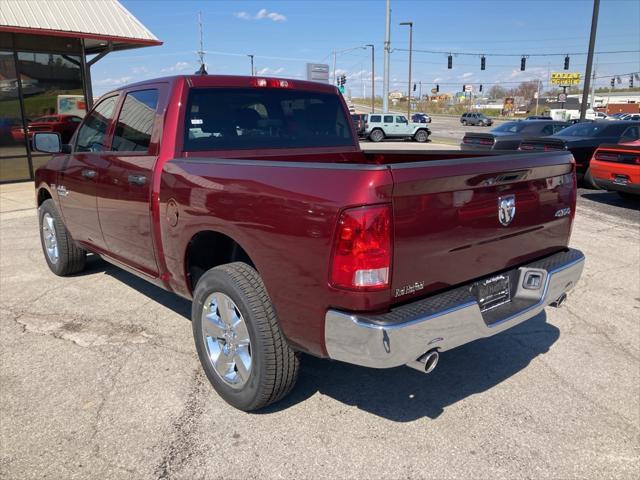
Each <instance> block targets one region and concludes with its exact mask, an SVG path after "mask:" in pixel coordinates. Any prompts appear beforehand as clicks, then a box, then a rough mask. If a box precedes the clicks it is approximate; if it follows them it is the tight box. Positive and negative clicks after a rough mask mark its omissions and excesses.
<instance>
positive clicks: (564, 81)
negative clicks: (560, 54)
mask: <svg viewBox="0 0 640 480" xmlns="http://www.w3.org/2000/svg"><path fill="white" fill-rule="evenodd" d="M580 77H581V75H580V74H579V73H578V72H552V73H551V83H552V84H553V85H580Z"/></svg>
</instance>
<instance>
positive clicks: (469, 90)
mask: <svg viewBox="0 0 640 480" xmlns="http://www.w3.org/2000/svg"><path fill="white" fill-rule="evenodd" d="M464 91H465V92H473V85H465V86H464Z"/></svg>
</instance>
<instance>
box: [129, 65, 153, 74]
mask: <svg viewBox="0 0 640 480" xmlns="http://www.w3.org/2000/svg"><path fill="white" fill-rule="evenodd" d="M131 73H133V74H135V75H140V74H143V73H149V69H148V68H147V67H145V66H141V67H133V68H131Z"/></svg>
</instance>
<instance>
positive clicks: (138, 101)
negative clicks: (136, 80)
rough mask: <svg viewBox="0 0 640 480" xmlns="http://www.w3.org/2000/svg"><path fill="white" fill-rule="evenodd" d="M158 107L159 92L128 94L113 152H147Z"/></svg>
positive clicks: (147, 91)
mask: <svg viewBox="0 0 640 480" xmlns="http://www.w3.org/2000/svg"><path fill="white" fill-rule="evenodd" d="M157 105H158V90H155V89H154V90H140V91H137V92H129V93H127V97H126V98H125V100H124V104H123V105H122V110H120V116H119V117H118V123H117V124H116V131H115V133H114V134H113V142H112V144H111V150H114V151H116V152H146V151H148V150H149V143H150V142H151V130H152V129H153V121H154V119H155V115H156V107H157Z"/></svg>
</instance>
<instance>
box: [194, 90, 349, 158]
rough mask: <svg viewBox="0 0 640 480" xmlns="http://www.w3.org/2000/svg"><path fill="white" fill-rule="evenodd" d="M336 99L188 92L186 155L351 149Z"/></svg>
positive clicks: (277, 93) (246, 92)
mask: <svg viewBox="0 0 640 480" xmlns="http://www.w3.org/2000/svg"><path fill="white" fill-rule="evenodd" d="M353 144H354V141H353V138H352V136H351V124H350V120H348V118H347V117H346V116H345V114H344V110H343V108H342V104H341V103H340V101H339V99H338V97H337V96H336V95H333V94H325V93H319V92H306V91H296V90H287V89H280V88H273V89H270V88H269V89H267V88H260V89H258V88H197V89H192V90H191V92H190V93H189V102H188V104H187V113H186V115H185V126H184V150H185V151H202V150H236V149H256V148H295V147H335V146H348V145H353Z"/></svg>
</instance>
